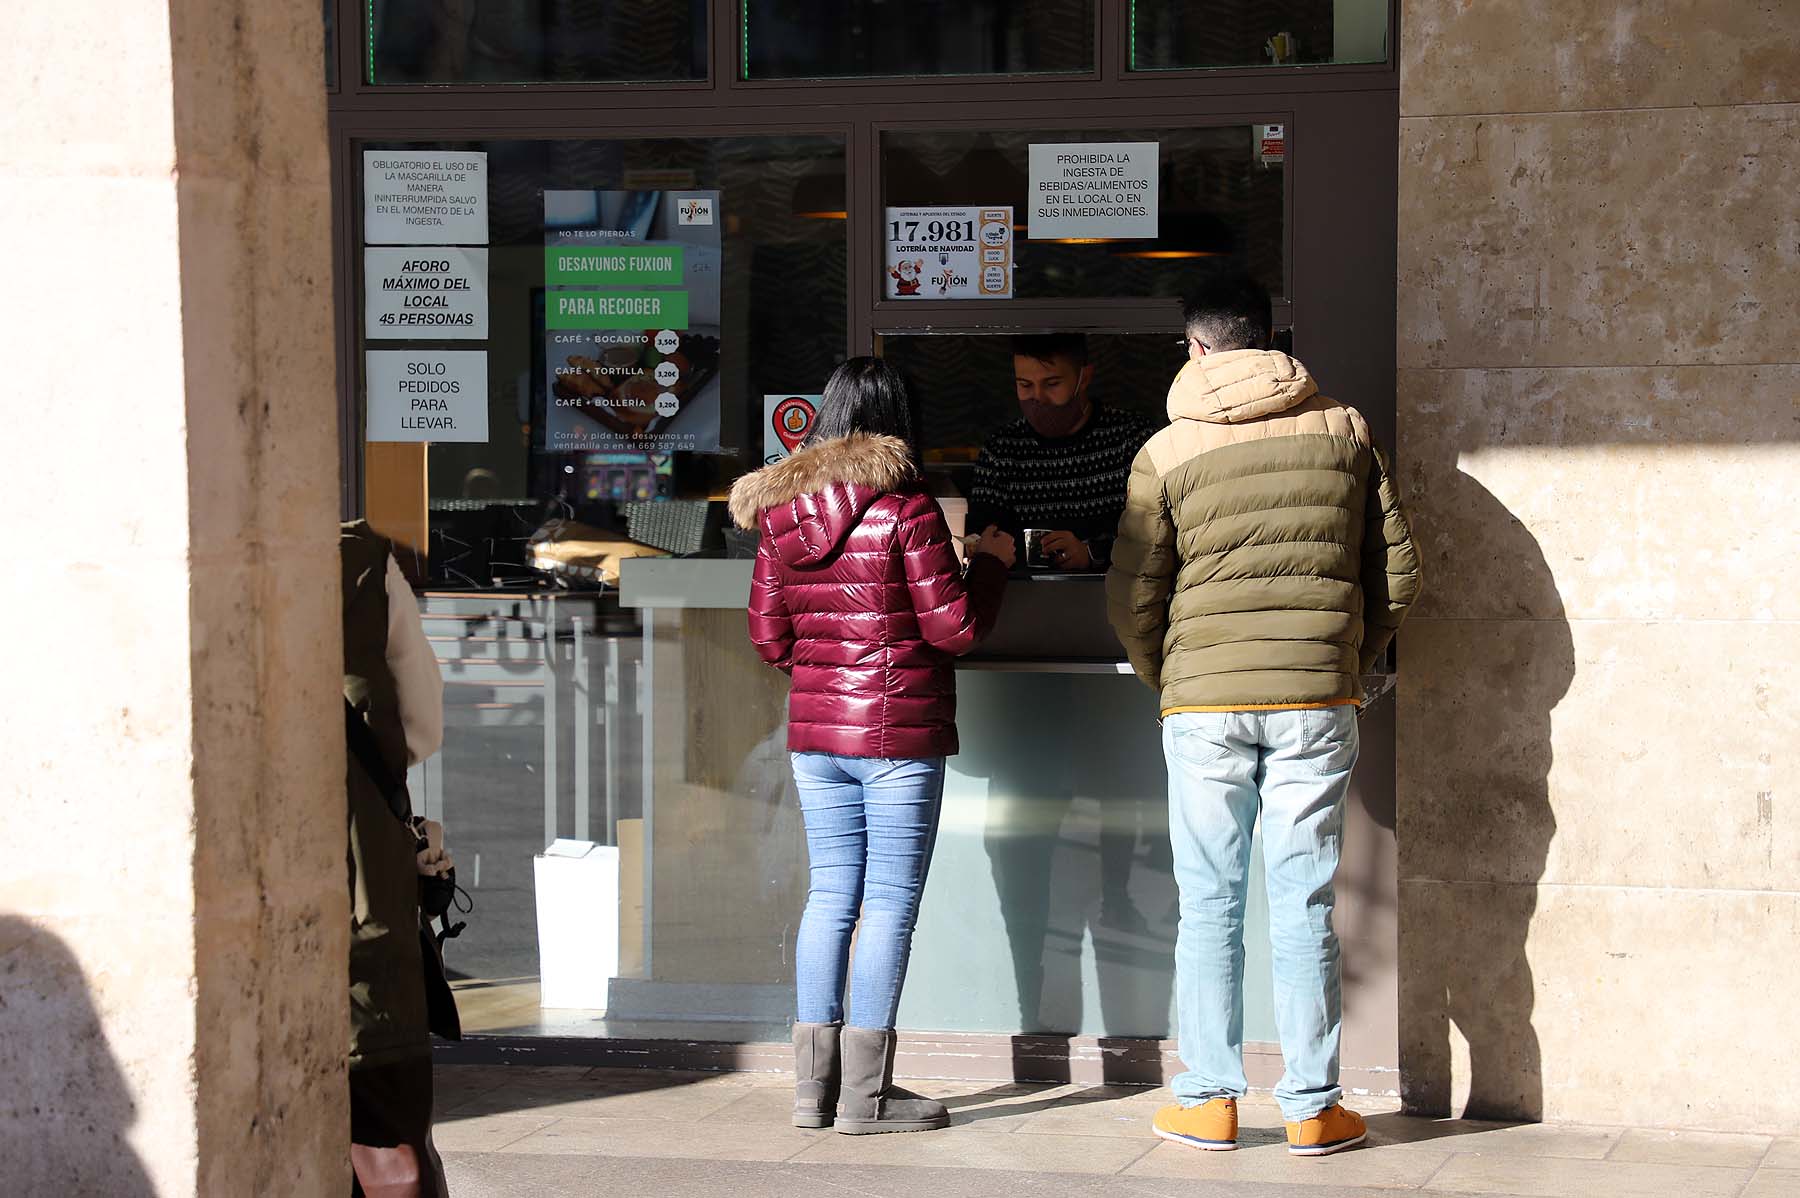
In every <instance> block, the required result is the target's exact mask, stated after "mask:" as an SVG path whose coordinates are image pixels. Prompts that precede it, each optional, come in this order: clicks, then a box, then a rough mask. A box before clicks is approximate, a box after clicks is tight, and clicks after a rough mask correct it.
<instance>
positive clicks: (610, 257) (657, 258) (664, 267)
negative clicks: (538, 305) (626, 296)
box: [544, 245, 686, 287]
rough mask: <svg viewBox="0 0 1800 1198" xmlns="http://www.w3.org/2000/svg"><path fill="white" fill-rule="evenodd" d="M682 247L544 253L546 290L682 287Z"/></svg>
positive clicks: (564, 248) (559, 248)
mask: <svg viewBox="0 0 1800 1198" xmlns="http://www.w3.org/2000/svg"><path fill="white" fill-rule="evenodd" d="M685 256H686V255H685V251H684V248H683V247H682V246H679V245H656V246H648V245H630V246H578V245H553V246H547V247H545V249H544V285H545V286H546V287H619V286H623V287H645V286H650V287H657V286H664V287H679V286H681V285H682V283H683V282H684V281H685V280H684V278H683V275H682V259H683V258H684V257H685Z"/></svg>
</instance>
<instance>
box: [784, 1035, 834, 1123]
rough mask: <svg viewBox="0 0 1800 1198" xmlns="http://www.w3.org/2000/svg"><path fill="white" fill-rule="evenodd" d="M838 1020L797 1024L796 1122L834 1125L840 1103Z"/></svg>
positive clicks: (795, 1050) (795, 1065) (795, 1046)
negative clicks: (832, 1118) (832, 1122)
mask: <svg viewBox="0 0 1800 1198" xmlns="http://www.w3.org/2000/svg"><path fill="white" fill-rule="evenodd" d="M841 1030H842V1029H841V1027H840V1025H838V1024H835V1023H796V1024H795V1025H794V1126H795V1127H830V1126H831V1117H832V1115H833V1114H835V1113H836V1111H837V1103H838V1032H839V1031H841Z"/></svg>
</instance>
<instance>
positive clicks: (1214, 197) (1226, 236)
mask: <svg viewBox="0 0 1800 1198" xmlns="http://www.w3.org/2000/svg"><path fill="white" fill-rule="evenodd" d="M1269 128H1271V127H1270V126H1258V125H1222V126H1214V127H1207V128H1186V129H1125V130H1110V131H1096V130H1083V131H1081V132H1068V131H1029V132H1027V131H1016V130H1008V131H1004V132H963V131H955V132H951V131H939V130H931V131H923V132H897V133H887V134H884V135H883V136H882V142H881V149H882V168H881V169H882V175H881V177H882V190H883V193H884V203H885V205H886V206H887V207H889V208H906V209H918V208H932V207H952V208H954V207H973V208H975V209H977V210H985V209H991V208H994V207H997V206H1009V207H1011V209H1012V213H1013V229H1014V237H1013V281H1012V282H1013V296H1014V298H1019V299H1043V298H1050V297H1059V298H1111V297H1131V296H1137V297H1141V296H1174V295H1180V294H1181V293H1182V292H1183V291H1184V290H1186V288H1187V286H1188V284H1189V282H1190V281H1191V279H1192V276H1193V267H1194V264H1195V262H1196V261H1197V260H1199V259H1204V258H1212V257H1219V256H1236V257H1238V258H1241V259H1242V260H1243V262H1244V264H1245V267H1246V269H1248V270H1250V271H1251V273H1252V274H1254V275H1255V276H1256V277H1257V278H1258V279H1259V280H1260V281H1261V282H1262V283H1263V285H1264V286H1266V287H1268V288H1269V290H1270V293H1271V294H1274V295H1282V294H1284V292H1285V287H1284V283H1283V280H1284V255H1285V248H1284V247H1285V228H1286V215H1285V194H1286V176H1285V169H1284V164H1285V161H1286V157H1285V146H1286V141H1285V138H1284V137H1283V139H1282V140H1279V142H1278V143H1277V142H1271V141H1269V140H1268V139H1267V138H1266V137H1265V136H1264V135H1265V133H1266V132H1267V130H1268V129H1269ZM1273 128H1275V129H1277V130H1281V127H1280V126H1274V127H1273ZM1073 142H1133V143H1144V142H1154V143H1156V144H1157V146H1158V147H1159V149H1158V159H1159V161H1158V170H1157V179H1158V187H1157V212H1158V215H1157V225H1156V235H1155V236H1154V237H1147V238H1133V239H1117V238H1059V239H1054V240H1049V239H1046V240H1037V241H1033V240H1031V238H1030V223H1031V222H1030V211H1031V207H1030V206H1031V194H1030V192H1031V180H1030V162H1029V159H1030V147H1031V146H1032V144H1033V143H1056V144H1062V143H1073ZM884 235H885V232H884ZM899 256H900V257H904V255H899ZM894 265H895V264H893V263H887V264H886V266H885V267H884V269H892V268H893V267H894Z"/></svg>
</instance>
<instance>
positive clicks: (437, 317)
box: [363, 246, 488, 341]
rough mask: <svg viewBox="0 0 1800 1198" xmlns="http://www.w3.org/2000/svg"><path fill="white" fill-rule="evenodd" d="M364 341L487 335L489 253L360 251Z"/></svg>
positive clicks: (468, 338)
mask: <svg viewBox="0 0 1800 1198" xmlns="http://www.w3.org/2000/svg"><path fill="white" fill-rule="evenodd" d="M363 321H364V332H365V333H366V334H367V336H368V338H369V340H371V341H379V340H388V341H394V340H411V341H417V340H444V341H480V340H483V339H484V338H486V337H487V335H488V252H487V251H486V250H465V249H454V248H450V247H447V246H446V247H437V246H433V247H429V248H421V249H414V248H410V247H409V248H405V249H391V248H387V247H376V246H371V247H369V248H368V249H365V250H363Z"/></svg>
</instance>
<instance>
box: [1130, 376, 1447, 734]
mask: <svg viewBox="0 0 1800 1198" xmlns="http://www.w3.org/2000/svg"><path fill="white" fill-rule="evenodd" d="M1169 419H1170V421H1171V422H1172V423H1171V424H1170V425H1169V427H1168V428H1166V429H1163V430H1162V431H1161V432H1159V433H1157V434H1156V435H1155V436H1154V437H1152V438H1151V439H1150V441H1149V442H1148V443H1147V444H1146V445H1145V446H1144V448H1143V450H1142V451H1141V452H1139V454H1138V456H1137V461H1136V462H1135V463H1134V464H1133V466H1132V471H1131V482H1130V486H1129V490H1128V493H1127V499H1126V508H1125V514H1124V516H1123V517H1122V518H1121V519H1120V522H1119V538H1118V541H1117V543H1116V544H1115V546H1114V549H1113V565H1112V570H1111V572H1110V573H1109V574H1108V576H1107V580H1106V590H1107V604H1108V609H1109V611H1110V613H1111V617H1112V623H1113V627H1114V629H1115V630H1116V631H1117V632H1118V635H1119V640H1120V641H1121V642H1123V644H1124V646H1125V650H1126V653H1127V654H1128V655H1129V656H1130V658H1131V663H1132V665H1133V667H1135V669H1136V670H1137V673H1138V675H1139V677H1141V678H1142V679H1143V680H1144V681H1145V682H1146V683H1148V684H1149V685H1150V686H1151V687H1152V688H1154V689H1157V690H1160V692H1161V694H1162V709H1163V714H1165V715H1168V714H1172V713H1175V712H1181V711H1245V710H1259V709H1262V710H1273V709H1283V708H1296V707H1326V706H1336V705H1340V704H1349V703H1355V702H1358V701H1360V699H1361V698H1362V688H1361V683H1360V678H1359V676H1360V675H1361V674H1363V673H1365V672H1366V671H1367V670H1368V669H1369V668H1370V667H1371V666H1372V665H1373V663H1374V661H1375V659H1376V657H1377V656H1378V655H1379V654H1380V653H1381V650H1382V649H1383V648H1385V647H1386V645H1387V643H1388V641H1389V640H1390V639H1392V637H1393V635H1394V632H1395V630H1396V629H1398V628H1399V627H1400V622H1401V620H1402V619H1403V618H1404V617H1405V615H1406V610H1407V608H1408V607H1409V606H1410V605H1411V604H1412V602H1413V601H1414V600H1415V599H1416V598H1418V595H1419V556H1418V553H1417V551H1416V550H1415V548H1414V546H1413V542H1412V535H1411V533H1410V531H1409V530H1408V528H1407V524H1406V517H1405V515H1404V514H1403V513H1402V512H1401V510H1400V500H1399V496H1398V494H1397V492H1396V491H1395V488H1394V484H1393V482H1392V480H1391V479H1390V478H1389V476H1388V472H1387V468H1386V465H1385V464H1384V462H1383V461H1382V458H1381V455H1380V453H1379V452H1378V451H1377V450H1376V449H1375V447H1374V445H1373V443H1372V442H1371V440H1370V437H1369V427H1368V425H1367V424H1366V423H1365V422H1364V420H1363V418H1362V415H1361V414H1360V413H1358V412H1357V411H1356V410H1355V409H1354V408H1349V407H1346V406H1344V405H1343V404H1340V403H1338V402H1336V401H1335V400H1331V399H1327V398H1325V397H1324V396H1322V395H1320V394H1318V387H1317V386H1316V385H1315V384H1314V383H1313V380H1312V376H1311V375H1309V374H1308V373H1307V372H1306V367H1304V366H1302V365H1301V364H1300V363H1299V362H1298V361H1296V360H1294V359H1293V358H1291V357H1289V356H1288V355H1286V354H1283V353H1278V352H1275V351H1272V350H1233V351H1230V352H1226V353H1218V354H1208V355H1207V356H1205V357H1203V358H1201V359H1200V360H1198V361H1194V362H1189V363H1188V364H1187V365H1186V366H1184V367H1182V370H1181V373H1180V374H1178V375H1177V376H1176V377H1175V382H1174V384H1173V385H1172V386H1171V387H1170V388H1169Z"/></svg>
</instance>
